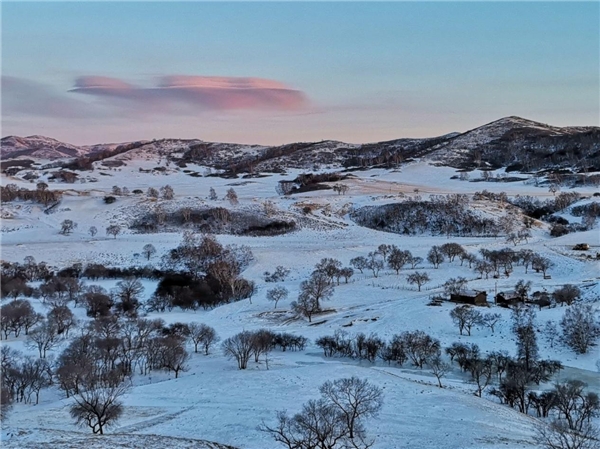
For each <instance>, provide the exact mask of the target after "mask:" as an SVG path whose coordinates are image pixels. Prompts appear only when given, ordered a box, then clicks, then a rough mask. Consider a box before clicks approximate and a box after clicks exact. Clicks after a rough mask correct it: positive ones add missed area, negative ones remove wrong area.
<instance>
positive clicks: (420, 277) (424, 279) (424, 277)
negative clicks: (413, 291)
mask: <svg viewBox="0 0 600 449" xmlns="http://www.w3.org/2000/svg"><path fill="white" fill-rule="evenodd" d="M430 280H431V279H430V278H429V275H428V274H427V273H425V272H419V271H415V272H414V273H411V274H409V275H408V276H407V277H406V282H408V283H409V284H411V285H412V284H417V287H418V289H419V291H421V287H422V286H423V285H425V284H426V283H428V282H429V281H430Z"/></svg>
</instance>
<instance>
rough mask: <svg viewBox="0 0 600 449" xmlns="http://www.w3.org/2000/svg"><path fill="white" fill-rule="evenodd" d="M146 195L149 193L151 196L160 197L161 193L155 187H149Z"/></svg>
mask: <svg viewBox="0 0 600 449" xmlns="http://www.w3.org/2000/svg"><path fill="white" fill-rule="evenodd" d="M146 195H148V196H149V197H150V198H158V197H159V195H160V194H159V192H158V190H156V189H155V188H154V187H148V190H147V191H146Z"/></svg>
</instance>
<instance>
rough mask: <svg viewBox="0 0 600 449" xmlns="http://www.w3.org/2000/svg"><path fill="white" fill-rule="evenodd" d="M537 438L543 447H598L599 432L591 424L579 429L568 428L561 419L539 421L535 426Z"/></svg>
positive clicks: (574, 448) (551, 448)
mask: <svg viewBox="0 0 600 449" xmlns="http://www.w3.org/2000/svg"><path fill="white" fill-rule="evenodd" d="M536 434H537V435H536V436H537V440H538V441H539V442H540V443H541V444H542V445H543V446H544V448H545V449H598V448H599V447H600V444H598V440H599V439H600V433H599V432H598V429H596V428H595V427H594V426H593V425H591V424H588V425H586V426H585V427H584V428H583V429H582V430H581V431H576V430H573V429H570V428H569V426H568V425H567V424H566V423H565V422H564V421H562V420H553V421H552V422H551V423H550V424H545V423H543V422H540V423H539V425H538V426H537V428H536Z"/></svg>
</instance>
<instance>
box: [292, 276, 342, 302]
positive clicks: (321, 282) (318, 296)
mask: <svg viewBox="0 0 600 449" xmlns="http://www.w3.org/2000/svg"><path fill="white" fill-rule="evenodd" d="M333 292H334V287H333V285H332V284H330V282H329V277H328V276H327V275H326V274H324V273H322V272H320V271H315V272H314V273H312V274H311V276H310V278H308V279H307V280H306V281H302V283H301V284H300V297H302V296H305V297H307V298H310V299H311V300H313V301H314V302H315V304H316V308H317V310H320V309H321V301H323V300H326V299H331V297H332V296H333Z"/></svg>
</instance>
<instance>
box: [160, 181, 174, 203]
mask: <svg viewBox="0 0 600 449" xmlns="http://www.w3.org/2000/svg"><path fill="white" fill-rule="evenodd" d="M160 193H161V194H162V197H163V199H164V200H172V199H173V198H174V197H175V192H174V191H173V187H171V186H170V185H169V184H167V185H166V186H163V187H161V188H160Z"/></svg>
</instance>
